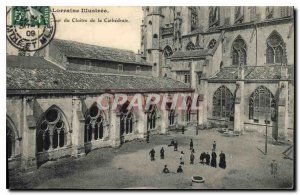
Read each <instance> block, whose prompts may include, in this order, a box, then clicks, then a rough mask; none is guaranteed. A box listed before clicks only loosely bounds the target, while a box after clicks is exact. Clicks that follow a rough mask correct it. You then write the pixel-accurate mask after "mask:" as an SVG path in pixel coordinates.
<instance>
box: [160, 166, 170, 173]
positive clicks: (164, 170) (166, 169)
mask: <svg viewBox="0 0 300 195" xmlns="http://www.w3.org/2000/svg"><path fill="white" fill-rule="evenodd" d="M162 172H163V173H170V171H169V169H168V167H167V165H165V168H164V169H163V171H162Z"/></svg>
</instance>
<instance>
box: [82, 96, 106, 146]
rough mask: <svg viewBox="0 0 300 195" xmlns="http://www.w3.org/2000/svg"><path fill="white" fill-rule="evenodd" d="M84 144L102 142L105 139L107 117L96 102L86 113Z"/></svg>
mask: <svg viewBox="0 0 300 195" xmlns="http://www.w3.org/2000/svg"><path fill="white" fill-rule="evenodd" d="M84 118H85V125H84V142H85V143H87V142H91V141H95V140H101V139H103V138H104V137H105V135H104V134H105V131H106V130H107V129H106V126H107V125H106V123H107V117H106V114H105V112H104V111H103V110H101V109H100V108H99V106H98V105H97V102H94V103H93V104H92V105H91V106H90V107H89V108H88V109H87V110H86V112H85V114H84Z"/></svg>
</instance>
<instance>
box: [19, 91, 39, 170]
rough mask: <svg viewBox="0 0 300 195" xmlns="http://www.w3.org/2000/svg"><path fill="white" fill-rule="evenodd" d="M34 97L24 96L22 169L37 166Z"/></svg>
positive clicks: (31, 168)
mask: <svg viewBox="0 0 300 195" xmlns="http://www.w3.org/2000/svg"><path fill="white" fill-rule="evenodd" d="M33 101H34V98H33V97H24V98H23V113H22V115H23V126H22V128H23V140H22V148H23V151H22V158H21V159H22V160H21V161H22V162H21V169H22V170H24V171H31V170H34V169H36V168H37V163H36V124H37V121H36V120H35V118H34V116H33V106H32V104H33Z"/></svg>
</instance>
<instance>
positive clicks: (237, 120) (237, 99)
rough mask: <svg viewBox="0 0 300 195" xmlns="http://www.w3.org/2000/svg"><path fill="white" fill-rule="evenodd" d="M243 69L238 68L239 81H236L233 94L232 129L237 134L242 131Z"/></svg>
mask: <svg viewBox="0 0 300 195" xmlns="http://www.w3.org/2000/svg"><path fill="white" fill-rule="evenodd" d="M243 79H244V68H243V67H240V68H239V80H238V81H236V89H235V92H234V124H233V125H234V126H233V129H234V131H235V132H237V133H243V131H244V117H245V116H244V106H245V104H244V80H243Z"/></svg>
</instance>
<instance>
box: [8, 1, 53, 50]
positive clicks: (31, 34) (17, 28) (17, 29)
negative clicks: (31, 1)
mask: <svg viewBox="0 0 300 195" xmlns="http://www.w3.org/2000/svg"><path fill="white" fill-rule="evenodd" d="M6 22H7V25H6V37H7V39H8V41H9V42H10V43H11V44H12V45H13V46H14V47H16V48H18V49H20V50H24V51H37V50H40V49H42V48H44V47H45V46H46V45H48V44H49V43H50V41H51V40H52V39H53V37H54V35H55V31H56V22H55V17H54V15H53V13H51V11H50V7H49V6H13V7H11V8H8V11H7V21H6Z"/></svg>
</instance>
